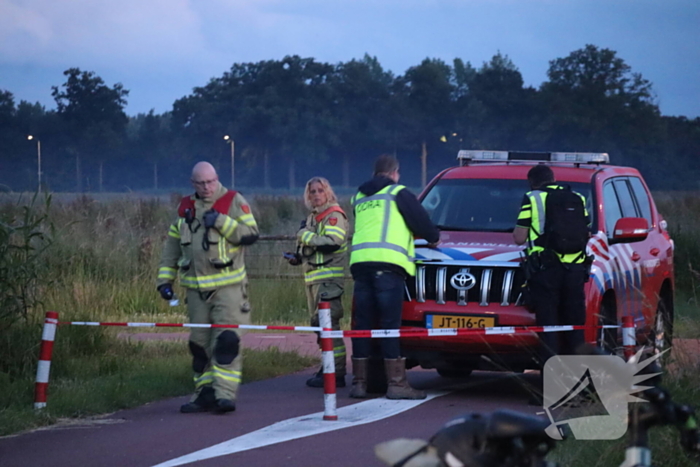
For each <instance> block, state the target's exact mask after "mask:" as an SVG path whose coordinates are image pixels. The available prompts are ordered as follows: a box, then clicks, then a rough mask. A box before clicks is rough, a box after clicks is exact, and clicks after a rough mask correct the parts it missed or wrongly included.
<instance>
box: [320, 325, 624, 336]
mask: <svg viewBox="0 0 700 467" xmlns="http://www.w3.org/2000/svg"><path fill="white" fill-rule="evenodd" d="M599 327H601V326H500V327H490V328H478V329H469V328H440V329H372V330H368V331H359V330H354V331H321V336H322V337H324V336H325V335H326V334H327V335H328V337H330V338H332V339H335V338H342V337H360V338H374V339H376V338H397V337H440V336H472V335H495V334H532V333H538V332H562V331H575V330H582V329H589V328H595V329H597V328H599ZM602 327H604V328H619V327H620V326H612V325H606V326H602Z"/></svg>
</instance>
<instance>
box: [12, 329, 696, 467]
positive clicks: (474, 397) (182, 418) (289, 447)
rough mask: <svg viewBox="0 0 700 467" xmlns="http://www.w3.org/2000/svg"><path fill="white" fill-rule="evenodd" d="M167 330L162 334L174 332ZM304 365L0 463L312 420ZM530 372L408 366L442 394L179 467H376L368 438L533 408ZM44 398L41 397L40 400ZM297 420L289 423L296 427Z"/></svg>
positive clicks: (72, 435) (206, 443)
mask: <svg viewBox="0 0 700 467" xmlns="http://www.w3.org/2000/svg"><path fill="white" fill-rule="evenodd" d="M174 336H175V337H171V338H182V336H179V337H177V336H178V335H174ZM131 338H140V337H139V336H131ZM244 342H245V344H246V345H249V346H252V347H259V348H260V347H266V346H270V345H274V346H278V347H280V348H282V349H285V350H295V351H298V352H301V353H305V354H308V355H318V350H317V348H316V344H315V336H313V335H309V334H301V335H290V334H286V335H284V336H280V335H270V334H252V333H251V334H248V335H246V340H245V341H244ZM698 349H699V350H700V347H699V348H698ZM693 350H695V349H693ZM695 355H697V354H694V356H695ZM349 368H350V367H349ZM314 371H315V368H309V369H307V370H304V371H302V372H299V373H295V374H291V375H287V376H283V377H278V378H274V379H269V380H265V381H258V382H254V383H249V384H245V385H243V386H242V387H241V389H240V392H239V398H238V401H237V406H238V408H237V410H236V412H233V413H229V414H225V415H215V414H210V413H204V414H186V415H185V414H180V413H179V410H178V409H179V406H180V405H181V404H183V403H185V402H186V401H187V398H186V397H179V398H173V399H168V400H162V401H158V402H154V403H151V404H147V405H145V406H142V407H138V408H135V409H130V410H123V411H119V412H116V413H113V414H110V415H107V416H104V417H100V418H96V419H92V420H74V421H72V422H71V423H65V424H59V425H56V426H53V427H48V428H44V429H41V430H36V431H33V432H29V433H23V434H19V435H15V436H9V437H4V438H0V466H2V467H16V466H17V467H19V466H22V467H24V466H55V467H64V466H65V467H73V466H81V467H89V466H101V467H121V466H155V465H158V464H161V463H166V462H168V461H171V460H173V459H177V458H179V457H181V456H185V455H188V454H191V453H195V452H197V451H200V450H203V449H207V448H210V447H211V446H214V445H217V444H219V443H223V442H226V441H228V440H232V439H235V438H238V437H240V436H243V435H250V434H251V433H253V432H256V430H261V429H264V428H265V427H269V426H270V425H273V424H275V423H277V422H280V421H283V420H287V419H292V418H295V417H302V416H305V415H311V414H315V415H313V417H316V418H317V419H320V418H321V413H322V412H323V400H324V398H323V390H322V389H313V388H308V387H306V386H305V384H304V382H305V380H306V379H307V378H308V377H309V376H311V375H312V374H313V373H314ZM535 377H536V375H535V374H525V375H513V374H507V373H489V372H475V373H474V374H473V375H472V376H471V377H469V378H467V379H464V380H455V379H445V378H442V377H440V376H438V375H437V373H436V372H434V371H425V370H411V371H409V379H410V381H411V383H412V384H413V385H414V386H416V387H419V388H422V389H426V390H428V391H430V392H432V393H435V392H438V391H443V392H446V394H445V395H442V396H440V397H436V398H434V399H432V400H429V401H427V402H424V403H422V404H421V405H418V406H416V407H414V408H412V409H410V410H406V411H404V412H402V413H399V414H397V415H394V416H391V417H388V418H384V419H381V420H379V421H375V422H372V423H367V424H362V425H357V426H351V427H349V428H344V429H339V430H335V431H329V432H325V433H321V434H315V435H313V436H307V437H302V438H299V439H294V440H291V441H284V442H279V443H275V444H270V445H267V446H263V447H258V448H255V449H249V450H243V451H240V452H236V453H233V454H226V455H220V456H217V457H212V458H208V459H204V460H199V461H197V462H192V463H187V464H183V465H188V466H196V467H205V466H206V467H214V466H231V465H245V466H252V467H255V466H299V467H302V466H304V467H306V466H329V467H330V466H357V465H362V466H381V465H383V464H382V463H381V462H379V461H378V460H377V459H376V458H375V457H374V453H373V448H374V446H375V445H376V444H377V443H380V442H382V441H386V440H390V439H395V438H399V437H406V438H423V439H427V438H429V437H430V436H432V435H433V434H434V433H435V432H436V431H437V430H438V429H439V428H440V427H441V426H442V425H443V424H444V423H445V422H446V421H448V420H450V419H451V418H454V417H456V416H458V415H461V414H463V413H466V412H473V411H478V412H491V411H493V410H496V409H503V408H508V409H513V410H518V411H521V412H525V413H529V414H535V413H536V412H537V411H538V408H537V407H531V406H528V405H527V404H526V402H527V399H528V392H527V390H526V389H525V388H524V385H523V382H529V383H534V379H535ZM347 381H348V386H347V387H345V388H339V389H338V394H337V404H338V409H339V414H340V412H341V409H342V408H343V407H348V406H350V405H352V404H358V403H361V401H357V400H355V399H350V398H349V397H348V392H349V389H350V384H349V383H350V377H349V376H348V378H347ZM48 403H49V404H50V403H51V400H50V398H49V401H48ZM539 410H541V408H540V409H539ZM313 417H312V418H313ZM307 418H309V417H307ZM340 418H341V421H342V417H340ZM334 423H338V422H332V421H327V422H322V424H328V426H331V427H332V426H333V424H334ZM301 425H302V423H300V422H299V426H300V429H301ZM324 426H325V425H324ZM244 439H247V438H244ZM271 439H272V438H270V440H271ZM205 457H206V456H205Z"/></svg>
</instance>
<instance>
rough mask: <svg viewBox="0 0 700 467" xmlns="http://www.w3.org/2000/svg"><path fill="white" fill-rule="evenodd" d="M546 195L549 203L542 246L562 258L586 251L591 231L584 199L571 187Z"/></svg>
mask: <svg viewBox="0 0 700 467" xmlns="http://www.w3.org/2000/svg"><path fill="white" fill-rule="evenodd" d="M544 191H546V192H547V200H546V202H545V207H544V209H545V221H544V234H543V235H542V240H541V242H540V243H541V245H542V246H543V247H544V248H549V249H552V250H554V251H556V252H557V253H559V254H562V255H569V254H573V253H580V252H582V251H585V249H586V244H587V243H588V237H589V228H588V216H586V209H585V206H584V204H583V200H582V198H581V197H580V196H579V195H578V194H577V193H575V192H573V191H571V187H570V186H568V185H563V186H562V187H561V188H558V189H552V188H545V190H544Z"/></svg>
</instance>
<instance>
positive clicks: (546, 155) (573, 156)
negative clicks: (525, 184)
mask: <svg viewBox="0 0 700 467" xmlns="http://www.w3.org/2000/svg"><path fill="white" fill-rule="evenodd" d="M457 160H458V161H459V163H460V165H467V164H469V163H470V162H533V161H539V162H557V163H570V164H608V163H610V156H608V154H607V153H605V152H520V151H483V150H478V151H472V150H467V149H462V150H461V151H459V153H457Z"/></svg>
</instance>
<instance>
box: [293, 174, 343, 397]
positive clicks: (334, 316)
mask: <svg viewBox="0 0 700 467" xmlns="http://www.w3.org/2000/svg"><path fill="white" fill-rule="evenodd" d="M304 203H305V204H306V207H307V208H309V209H310V210H311V213H310V214H309V216H308V217H307V218H306V219H305V220H303V221H302V223H301V227H300V229H299V231H298V232H297V252H296V253H295V254H294V255H292V257H290V259H289V263H290V264H292V265H298V264H303V267H304V282H305V285H306V300H307V304H308V307H309V314H310V317H311V319H310V322H311V326H318V325H319V318H318V304H319V302H320V301H325V302H329V303H330V306H331V325H332V328H333V330H339V329H340V319H341V318H342V317H343V303H342V301H341V298H342V295H343V289H344V284H345V279H344V277H345V271H344V268H345V261H346V258H347V250H348V248H347V238H348V229H349V227H350V226H349V224H348V219H347V216H346V215H345V212H343V210H342V209H341V208H340V206H339V205H338V199H337V197H336V196H335V193H334V192H333V188H331V185H330V183H328V180H326V179H325V178H323V177H314V178H312V179H311V180H309V181H308V182H307V183H306V188H305V190H304ZM333 355H334V357H335V375H336V386H338V387H345V373H346V362H345V361H346V355H347V353H346V351H345V344H344V342H343V339H333ZM306 385H307V386H311V387H313V388H322V387H323V365H321V369H320V370H318V372H317V373H316V375H314V376H313V377H312V378H311V379H309V380H307V381H306Z"/></svg>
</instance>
